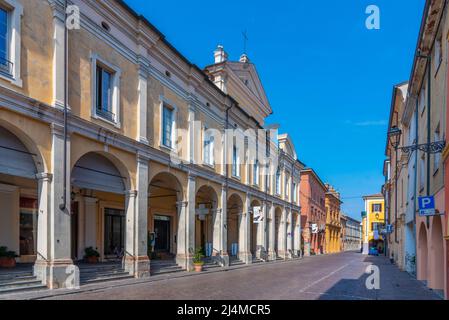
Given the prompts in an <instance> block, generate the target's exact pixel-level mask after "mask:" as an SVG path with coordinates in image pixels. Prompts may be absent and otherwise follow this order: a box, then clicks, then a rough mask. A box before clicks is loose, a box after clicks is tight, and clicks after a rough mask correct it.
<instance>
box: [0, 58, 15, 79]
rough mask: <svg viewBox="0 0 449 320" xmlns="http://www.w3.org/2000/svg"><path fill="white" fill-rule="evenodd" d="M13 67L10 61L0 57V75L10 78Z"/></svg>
mask: <svg viewBox="0 0 449 320" xmlns="http://www.w3.org/2000/svg"><path fill="white" fill-rule="evenodd" d="M13 66H14V64H13V63H12V62H11V61H9V60H7V59H5V58H2V57H0V73H2V74H4V75H7V76H12V71H13Z"/></svg>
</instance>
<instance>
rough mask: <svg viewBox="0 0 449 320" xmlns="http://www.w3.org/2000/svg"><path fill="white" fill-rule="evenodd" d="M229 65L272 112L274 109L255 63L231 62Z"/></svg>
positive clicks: (269, 111)
mask: <svg viewBox="0 0 449 320" xmlns="http://www.w3.org/2000/svg"><path fill="white" fill-rule="evenodd" d="M228 66H229V68H230V69H231V70H232V72H233V73H234V74H235V76H236V77H237V78H238V79H240V81H241V83H242V84H243V85H244V86H245V87H247V88H248V89H249V91H250V92H251V93H252V94H253V95H254V96H255V97H256V98H257V100H259V101H260V102H261V103H262V104H263V105H264V106H265V107H266V108H267V110H268V113H271V112H272V109H271V106H270V103H269V101H268V98H267V95H266V93H265V90H264V88H263V86H262V82H261V81H260V77H259V74H258V73H257V70H256V67H255V65H254V64H252V63H242V62H229V63H228Z"/></svg>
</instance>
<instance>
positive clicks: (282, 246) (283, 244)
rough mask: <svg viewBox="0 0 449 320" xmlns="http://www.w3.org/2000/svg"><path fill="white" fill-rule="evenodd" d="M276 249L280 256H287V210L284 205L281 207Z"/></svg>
mask: <svg viewBox="0 0 449 320" xmlns="http://www.w3.org/2000/svg"><path fill="white" fill-rule="evenodd" d="M278 251H279V252H278V255H279V256H280V257H282V258H284V259H286V258H287V210H286V208H285V207H284V208H283V209H282V217H281V224H280V230H279V245H278Z"/></svg>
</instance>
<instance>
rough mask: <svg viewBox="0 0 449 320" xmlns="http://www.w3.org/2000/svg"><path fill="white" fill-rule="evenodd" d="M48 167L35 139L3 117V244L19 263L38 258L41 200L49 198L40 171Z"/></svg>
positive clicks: (0, 214)
mask: <svg viewBox="0 0 449 320" xmlns="http://www.w3.org/2000/svg"><path fill="white" fill-rule="evenodd" d="M45 170H46V166H45V163H44V161H43V158H42V156H41V154H40V152H39V150H38V148H37V146H36V145H35V144H34V143H33V141H32V140H31V139H30V138H29V137H28V136H26V135H25V134H24V133H22V131H21V130H20V129H18V128H16V127H14V126H11V125H10V124H8V123H4V122H3V121H1V120H0V203H1V205H2V210H1V211H0V244H1V245H2V246H6V247H7V248H8V250H10V251H14V252H15V253H16V254H17V255H19V258H18V262H19V263H21V262H34V261H35V260H36V256H37V252H38V248H37V245H38V241H37V240H38V239H37V237H38V208H39V205H40V203H41V201H40V200H39V199H44V198H46V197H47V194H46V192H45V191H42V187H41V186H40V185H41V183H42V181H41V180H40V181H39V183H38V180H37V179H38V175H37V174H38V173H44V172H45Z"/></svg>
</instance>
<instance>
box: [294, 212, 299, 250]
mask: <svg viewBox="0 0 449 320" xmlns="http://www.w3.org/2000/svg"><path fill="white" fill-rule="evenodd" d="M293 228H294V230H293V251H294V254H295V256H298V257H300V256H301V215H300V214H296V218H295V223H294V224H293Z"/></svg>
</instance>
